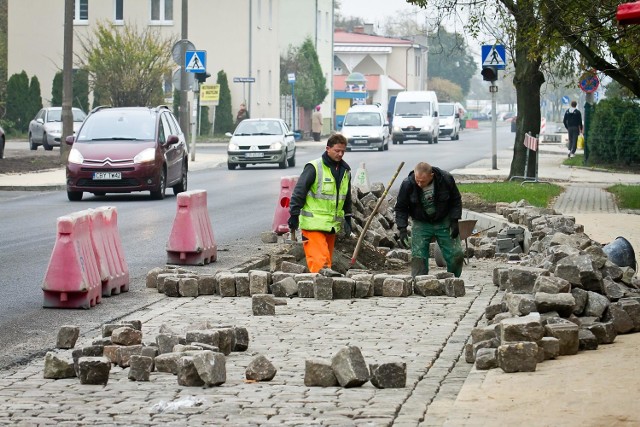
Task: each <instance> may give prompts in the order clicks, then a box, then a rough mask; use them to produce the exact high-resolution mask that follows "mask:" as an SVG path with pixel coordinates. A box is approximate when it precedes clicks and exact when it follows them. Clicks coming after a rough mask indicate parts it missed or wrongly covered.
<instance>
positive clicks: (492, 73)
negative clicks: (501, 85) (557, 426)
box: [480, 66, 498, 82]
mask: <svg viewBox="0 0 640 427" xmlns="http://www.w3.org/2000/svg"><path fill="white" fill-rule="evenodd" d="M480 74H482V80H484V81H487V82H495V81H496V80H498V69H497V68H496V67H492V66H484V67H482V71H481V72H480Z"/></svg>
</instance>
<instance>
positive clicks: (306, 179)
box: [289, 152, 352, 215]
mask: <svg viewBox="0 0 640 427" xmlns="http://www.w3.org/2000/svg"><path fill="white" fill-rule="evenodd" d="M322 162H323V163H324V164H325V165H327V166H329V168H331V173H332V174H333V176H334V178H335V180H336V185H337V187H338V188H340V181H341V180H342V177H343V176H344V173H345V171H350V170H351V168H350V167H349V165H348V164H347V162H345V161H344V160H340V162H339V163H336V162H335V161H333V160H332V159H331V157H329V155H328V154H327V153H326V152H324V153H323V154H322ZM314 182H316V168H314V167H313V165H312V164H309V163H307V164H306V165H305V166H304V169H303V170H302V173H301V174H300V177H299V178H298V182H297V183H296V186H295V188H294V189H293V193H292V194H291V203H290V205H289V214H290V215H300V210H301V209H302V207H303V206H304V203H305V201H306V199H307V193H308V192H309V190H310V189H311V186H312V185H313V183H314ZM351 212H352V202H351V180H349V189H348V191H347V198H346V199H345V201H344V213H345V215H346V214H350V213H351Z"/></svg>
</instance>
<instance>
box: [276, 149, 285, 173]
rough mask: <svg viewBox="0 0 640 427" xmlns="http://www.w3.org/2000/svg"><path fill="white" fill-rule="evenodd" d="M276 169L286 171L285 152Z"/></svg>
mask: <svg viewBox="0 0 640 427" xmlns="http://www.w3.org/2000/svg"><path fill="white" fill-rule="evenodd" d="M278 167H279V168H280V169H286V168H287V152H286V151H285V153H284V157H283V158H282V161H281V162H280V163H278Z"/></svg>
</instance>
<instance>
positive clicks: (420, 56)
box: [415, 55, 422, 77]
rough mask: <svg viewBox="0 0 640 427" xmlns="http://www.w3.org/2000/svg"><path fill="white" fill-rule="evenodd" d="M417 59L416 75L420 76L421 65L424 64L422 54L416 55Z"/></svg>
mask: <svg viewBox="0 0 640 427" xmlns="http://www.w3.org/2000/svg"><path fill="white" fill-rule="evenodd" d="M415 61H416V77H420V75H421V72H420V70H421V68H422V67H421V65H422V55H416V56H415Z"/></svg>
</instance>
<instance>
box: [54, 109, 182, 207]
mask: <svg viewBox="0 0 640 427" xmlns="http://www.w3.org/2000/svg"><path fill="white" fill-rule="evenodd" d="M66 142H67V144H70V145H72V148H71V150H70V152H69V161H68V163H67V197H68V199H69V200H70V201H79V200H81V199H82V193H83V192H89V193H93V194H95V195H96V196H104V195H105V194H106V193H131V192H134V191H149V192H150V193H151V197H152V198H154V199H163V198H164V194H165V190H166V188H167V187H172V188H173V194H178V193H181V192H183V191H187V172H188V170H189V156H188V151H187V144H186V141H185V137H184V133H183V132H182V130H181V129H180V125H179V124H178V121H177V120H176V118H175V116H174V115H173V114H172V113H171V111H170V110H169V107H167V106H166V105H161V106H158V107H119V108H111V107H98V108H95V109H94V110H93V111H92V112H91V114H89V116H88V117H87V119H86V120H85V121H84V123H83V124H82V127H81V128H80V130H79V131H78V133H77V134H76V136H75V137H73V136H69V137H67V139H66Z"/></svg>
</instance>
